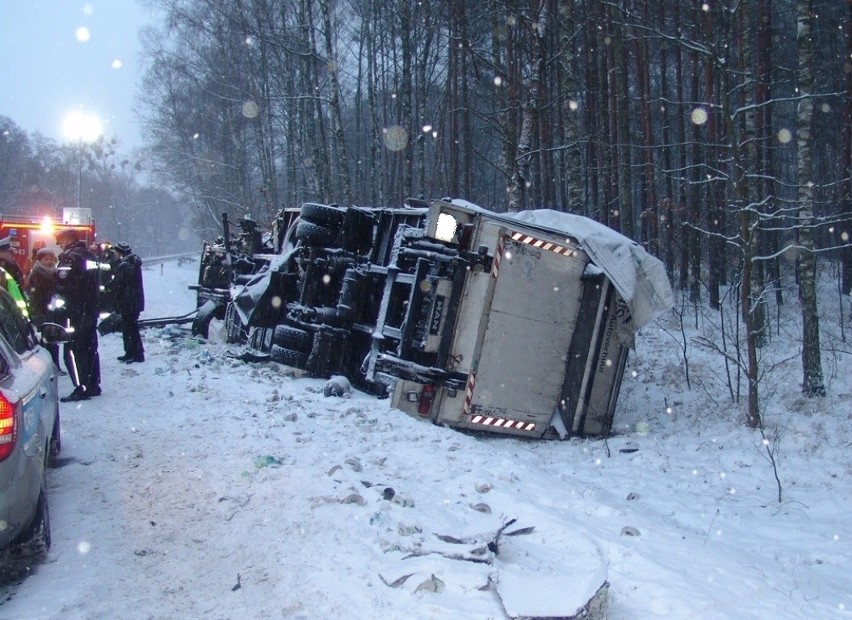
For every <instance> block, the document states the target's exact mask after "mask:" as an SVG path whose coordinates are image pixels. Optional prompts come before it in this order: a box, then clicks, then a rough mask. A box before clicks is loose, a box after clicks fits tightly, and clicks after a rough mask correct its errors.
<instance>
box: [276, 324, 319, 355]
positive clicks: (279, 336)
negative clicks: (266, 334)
mask: <svg viewBox="0 0 852 620" xmlns="http://www.w3.org/2000/svg"><path fill="white" fill-rule="evenodd" d="M312 340H313V339H312V337H311V334H310V333H308V332H306V331H305V330H303V329H298V328H296V327H290V326H289V325H277V326H276V327H275V331H274V332H273V334H272V344H274V345H278V346H279V347H283V348H285V349H292V350H293V351H302V352H304V353H309V352H310V350H311V347H312V346H313V342H312Z"/></svg>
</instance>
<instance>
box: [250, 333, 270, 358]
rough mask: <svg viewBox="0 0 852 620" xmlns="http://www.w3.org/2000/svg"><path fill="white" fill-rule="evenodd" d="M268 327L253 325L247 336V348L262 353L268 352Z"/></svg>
mask: <svg viewBox="0 0 852 620" xmlns="http://www.w3.org/2000/svg"><path fill="white" fill-rule="evenodd" d="M269 331H270V330H269V328H268V327H253V328H252V329H251V333H249V337H248V348H249V349H254V350H256V351H262V352H264V353H268V352H269V343H268V342H267V339H268V338H267V332H269Z"/></svg>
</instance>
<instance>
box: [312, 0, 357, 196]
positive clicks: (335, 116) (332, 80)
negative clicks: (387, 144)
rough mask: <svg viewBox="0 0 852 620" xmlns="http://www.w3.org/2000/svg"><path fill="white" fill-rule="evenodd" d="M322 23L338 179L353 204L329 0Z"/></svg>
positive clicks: (323, 0) (323, 1)
mask: <svg viewBox="0 0 852 620" xmlns="http://www.w3.org/2000/svg"><path fill="white" fill-rule="evenodd" d="M320 11H322V23H323V30H324V34H325V60H326V67H327V68H328V78H329V90H330V91H331V92H330V94H329V108H330V109H329V114H330V116H331V126H332V132H331V136H332V142H333V143H334V152H335V154H336V157H335V160H336V161H335V165H334V168H335V169H336V171H337V178H338V180H339V182H340V189H341V192H342V194H343V195H342V198H343V200H344V204H346V205H351V204H352V184H351V181H350V178H349V152H348V149H347V147H346V136H345V135H344V134H343V111H342V105H341V102H340V80H339V78H338V73H339V69H338V66H337V56H336V54H335V52H334V38H335V37H334V35H333V33H332V29H331V28H332V26H331V6H330V3H329V2H328V0H320Z"/></svg>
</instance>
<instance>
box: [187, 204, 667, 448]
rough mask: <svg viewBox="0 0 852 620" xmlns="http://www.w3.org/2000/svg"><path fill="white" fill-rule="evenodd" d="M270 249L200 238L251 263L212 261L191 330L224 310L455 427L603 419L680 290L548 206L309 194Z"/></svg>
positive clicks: (325, 371)
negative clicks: (346, 201)
mask: <svg viewBox="0 0 852 620" xmlns="http://www.w3.org/2000/svg"><path fill="white" fill-rule="evenodd" d="M226 229H227V226H226ZM227 236H228V235H227V230H226V238H227ZM254 245H255V246H257V245H258V244H254ZM262 249H263V251H260V252H256V253H254V254H252V255H250V256H249V255H247V254H245V253H243V254H240V252H238V251H234V249H233V248H225V247H212V246H211V247H208V246H205V253H206V255H208V256H217V254H221V256H218V259H217V260H219V262H220V263H223V264H225V265H231V264H233V262H234V260H237V259H234V256H232V254H236V255H239V259H238V260H242V261H243V263H242V264H243V268H242V270H241V272H240V273H238V274H237V275H236V276H234V275H233V274H232V276H231V280H230V285H229V286H226V285H225V284H226V283H225V282H221V281H220V282H218V284H219V286H217V287H212V288H211V287H210V286H204V277H205V270H207V272H208V273H209V269H208V267H209V266H210V263H211V261H209V260H204V259H203V260H202V264H201V269H202V271H201V273H200V280H201V283H200V285H199V287H198V292H199V314H198V318H197V320H196V324H195V325H194V329H195V331H197V332H198V333H204V332H205V331H206V323H208V322H209V320H210V319H211V318H212V317H219V318H223V319H224V320H225V324H226V326H227V329H228V337H229V340H230V341H231V342H245V343H246V344H247V346H248V347H249V349H250V355H251V356H252V358H253V359H258V358H259V359H266V358H268V359H271V360H273V361H276V362H280V363H282V364H286V365H289V366H293V367H296V368H302V369H305V370H306V371H308V372H309V373H311V374H313V375H315V376H323V377H329V376H332V375H344V376H346V377H347V378H348V379H349V380H350V381H352V383H354V384H355V385H356V386H357V387H359V388H361V389H363V390H365V391H368V392H372V393H374V394H376V395H379V396H387V397H389V398H390V403H391V405H392V406H393V407H395V408H398V409H400V410H402V411H404V412H406V413H408V414H409V415H412V416H415V417H419V418H423V419H427V420H432V421H434V422H436V423H439V424H443V425H447V426H451V427H455V428H460V429H472V430H477V431H489V432H495V433H504V434H510V435H519V436H527V437H536V438H563V439H564V438H567V437H570V436H601V435H605V434H607V433H608V432H609V430H610V428H611V426H612V422H613V416H614V411H615V406H616V400H617V396H618V393H619V389H620V386H621V380H622V376H623V373H624V367H625V363H626V360H627V354H628V350H629V349H630V348H631V347H632V345H633V338H634V334H635V333H636V331H637V330H638V329H640V328H641V327H642V326H643V325H645V324H646V323H648V322H649V321H650V320H652V319H653V318H654V317H655V316H656V315H658V314H659V313H660V312H662V311H663V310H665V309H666V308H668V307H669V306H670V305H671V303H672V299H673V298H672V292H671V288H670V286H669V282H668V278H667V276H666V274H665V270H664V268H663V266H662V264H661V263H660V261H658V260H657V259H656V258H654V257H653V256H651V255H649V254H647V253H646V252H645V251H644V250H643V249H642V248H641V247H640V246H639V245H638V244H636V243H635V242H633V241H631V240H629V239H627V238H626V237H624V236H622V235H620V234H618V233H616V232H615V231H613V230H611V229H609V228H607V227H605V226H603V225H601V224H598V223H596V222H594V221H592V220H590V219H587V218H584V217H581V216H576V215H571V214H567V213H561V212H555V211H549V210H537V211H524V212H520V213H515V214H497V213H493V212H490V211H487V210H485V209H482V208H480V207H478V206H476V205H473V204H471V203H468V202H465V201H461V200H450V199H444V200H437V201H432V202H423V201H415V200H409V201H406V203H405V206H404V207H402V208H397V209H366V208H358V207H348V208H346V207H339V206H336V205H324V204H312V203H310V204H305V205H303V206H302V207H301V208H300V209H285V210H283V211H282V212H281V214H279V217H278V218H277V220H276V224H275V227H274V232H273V233H272V234H271V236H270V239H269V240H268V241H267V243H266V245H264V246H263V248H262ZM220 250H221V252H220ZM211 291H212V293H211Z"/></svg>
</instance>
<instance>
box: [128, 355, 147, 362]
mask: <svg viewBox="0 0 852 620" xmlns="http://www.w3.org/2000/svg"><path fill="white" fill-rule="evenodd" d="M144 361H145V356H144V355H141V354H140V355H134V356H133V357H128V358H127V359H126V360H124V363H125V364H136V363H138V362H144Z"/></svg>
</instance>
